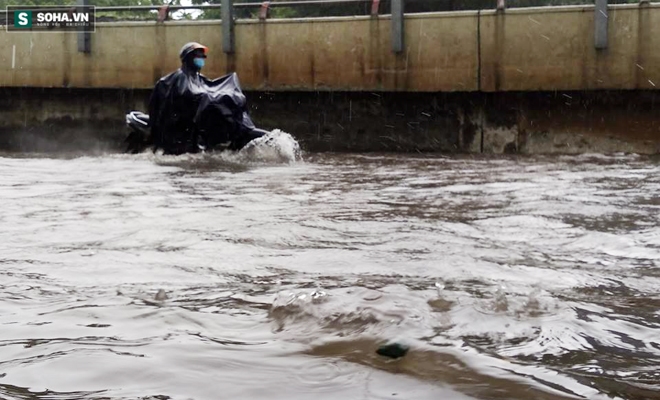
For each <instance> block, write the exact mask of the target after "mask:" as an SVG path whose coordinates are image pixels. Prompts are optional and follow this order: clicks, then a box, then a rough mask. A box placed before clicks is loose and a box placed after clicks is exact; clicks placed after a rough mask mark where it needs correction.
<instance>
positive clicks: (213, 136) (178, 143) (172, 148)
mask: <svg viewBox="0 0 660 400" xmlns="http://www.w3.org/2000/svg"><path fill="white" fill-rule="evenodd" d="M126 126H127V127H128V130H129V133H128V135H127V136H126V138H125V139H124V143H125V144H126V148H125V152H126V153H131V154H137V153H142V152H144V151H145V150H147V149H148V148H152V149H153V151H157V150H159V149H163V150H164V151H165V153H169V154H181V153H197V152H201V151H224V150H231V151H239V150H241V149H242V148H244V147H245V146H246V145H247V144H248V143H250V142H251V141H252V140H254V139H257V138H260V137H262V136H265V135H266V134H268V133H269V131H266V130H264V129H259V128H252V129H242V130H241V132H240V134H239V135H237V136H236V137H234V138H233V140H227V139H228V138H227V137H224V139H225V141H222V139H221V138H220V136H224V135H220V134H218V133H216V132H213V131H212V130H211V132H210V133H206V132H204V131H203V130H197V133H196V134H194V135H183V137H179V138H175V139H174V140H166V141H160V142H165V143H167V144H163V143H160V144H159V143H156V141H155V140H154V138H152V137H151V125H150V119H149V115H148V114H145V113H143V112H141V111H130V112H129V113H128V114H126Z"/></svg>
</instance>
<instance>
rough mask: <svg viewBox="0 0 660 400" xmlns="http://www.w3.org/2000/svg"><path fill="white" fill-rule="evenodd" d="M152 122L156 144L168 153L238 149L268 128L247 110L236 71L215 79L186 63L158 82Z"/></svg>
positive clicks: (156, 146) (152, 99)
mask: <svg viewBox="0 0 660 400" xmlns="http://www.w3.org/2000/svg"><path fill="white" fill-rule="evenodd" d="M149 123H150V125H151V139H152V142H153V144H154V147H155V148H156V149H158V148H161V149H163V150H164V151H165V153H168V154H182V153H190V152H193V153H194V152H197V151H199V150H200V148H206V149H213V148H219V147H220V148H229V149H232V150H237V149H240V148H241V147H243V146H244V145H245V144H247V143H248V142H249V141H250V140H252V139H254V138H255V137H259V136H261V135H262V134H263V132H264V131H261V130H259V129H255V126H254V123H253V122H252V120H251V119H250V116H249V115H248V113H247V101H246V98H245V95H244V94H243V92H242V90H241V86H240V83H239V81H238V76H237V75H236V73H231V74H229V75H225V76H223V77H220V78H218V79H214V80H210V79H208V78H206V77H205V76H203V75H200V74H199V73H198V71H197V70H194V69H193V68H189V67H188V66H187V65H185V64H184V65H183V66H182V67H181V68H180V69H178V70H177V71H175V72H173V73H171V74H169V75H167V76H165V77H163V78H161V79H160V80H159V81H158V83H157V84H156V87H155V88H154V91H153V93H152V95H151V99H150V101H149Z"/></svg>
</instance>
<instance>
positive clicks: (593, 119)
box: [0, 88, 660, 154]
mask: <svg viewBox="0 0 660 400" xmlns="http://www.w3.org/2000/svg"><path fill="white" fill-rule="evenodd" d="M149 94H150V91H149V90H117V89H110V90H98V89H34V88H0V150H9V151H65V150H77V151H96V150H99V149H102V150H104V151H121V150H122V141H123V139H124V138H125V135H126V130H125V127H124V115H125V114H126V113H127V112H128V111H131V110H145V109H146V101H147V99H148V96H149ZM247 98H248V102H249V107H250V115H251V116H252V118H253V120H254V121H255V123H256V124H257V126H259V127H261V128H265V129H275V128H279V129H282V130H284V131H287V132H289V133H291V134H293V135H294V136H295V137H296V138H297V139H298V140H299V141H300V142H301V144H302V146H303V148H304V149H305V150H307V151H361V152H363V151H396V152H445V153H492V154H501V153H512V154H541V153H542V154H553V153H561V154H566V153H582V152H604V153H608V152H620V151H623V152H635V153H640V154H658V153H660V119H658V118H657V116H656V114H657V111H656V109H655V108H656V105H657V104H660V92H656V91H598V92H537V93H528V92H516V93H465V92H464V93H395V92H363V93H355V92H247Z"/></svg>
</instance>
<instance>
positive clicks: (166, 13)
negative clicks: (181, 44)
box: [158, 5, 170, 23]
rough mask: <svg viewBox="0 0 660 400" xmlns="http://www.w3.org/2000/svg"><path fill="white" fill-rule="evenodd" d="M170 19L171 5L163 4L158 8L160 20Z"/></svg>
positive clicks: (160, 21)
mask: <svg viewBox="0 0 660 400" xmlns="http://www.w3.org/2000/svg"><path fill="white" fill-rule="evenodd" d="M168 19H170V6H169V5H166V6H161V7H160V8H159V9H158V22H159V23H162V22H165V21H167V20H168Z"/></svg>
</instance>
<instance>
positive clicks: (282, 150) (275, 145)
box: [238, 129, 302, 163]
mask: <svg viewBox="0 0 660 400" xmlns="http://www.w3.org/2000/svg"><path fill="white" fill-rule="evenodd" d="M238 157H239V158H240V159H241V160H243V161H249V162H260V163H293V162H296V161H300V160H301V159H302V157H301V151H300V145H299V144H298V142H297V141H296V139H294V138H293V136H291V135H290V134H288V133H286V132H283V131H281V130H279V129H275V130H273V131H271V132H269V133H267V134H266V135H264V136H262V137H260V138H257V139H254V140H252V141H251V142H250V143H248V144H247V145H246V146H245V147H243V148H242V149H241V150H240V151H239V152H238Z"/></svg>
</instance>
